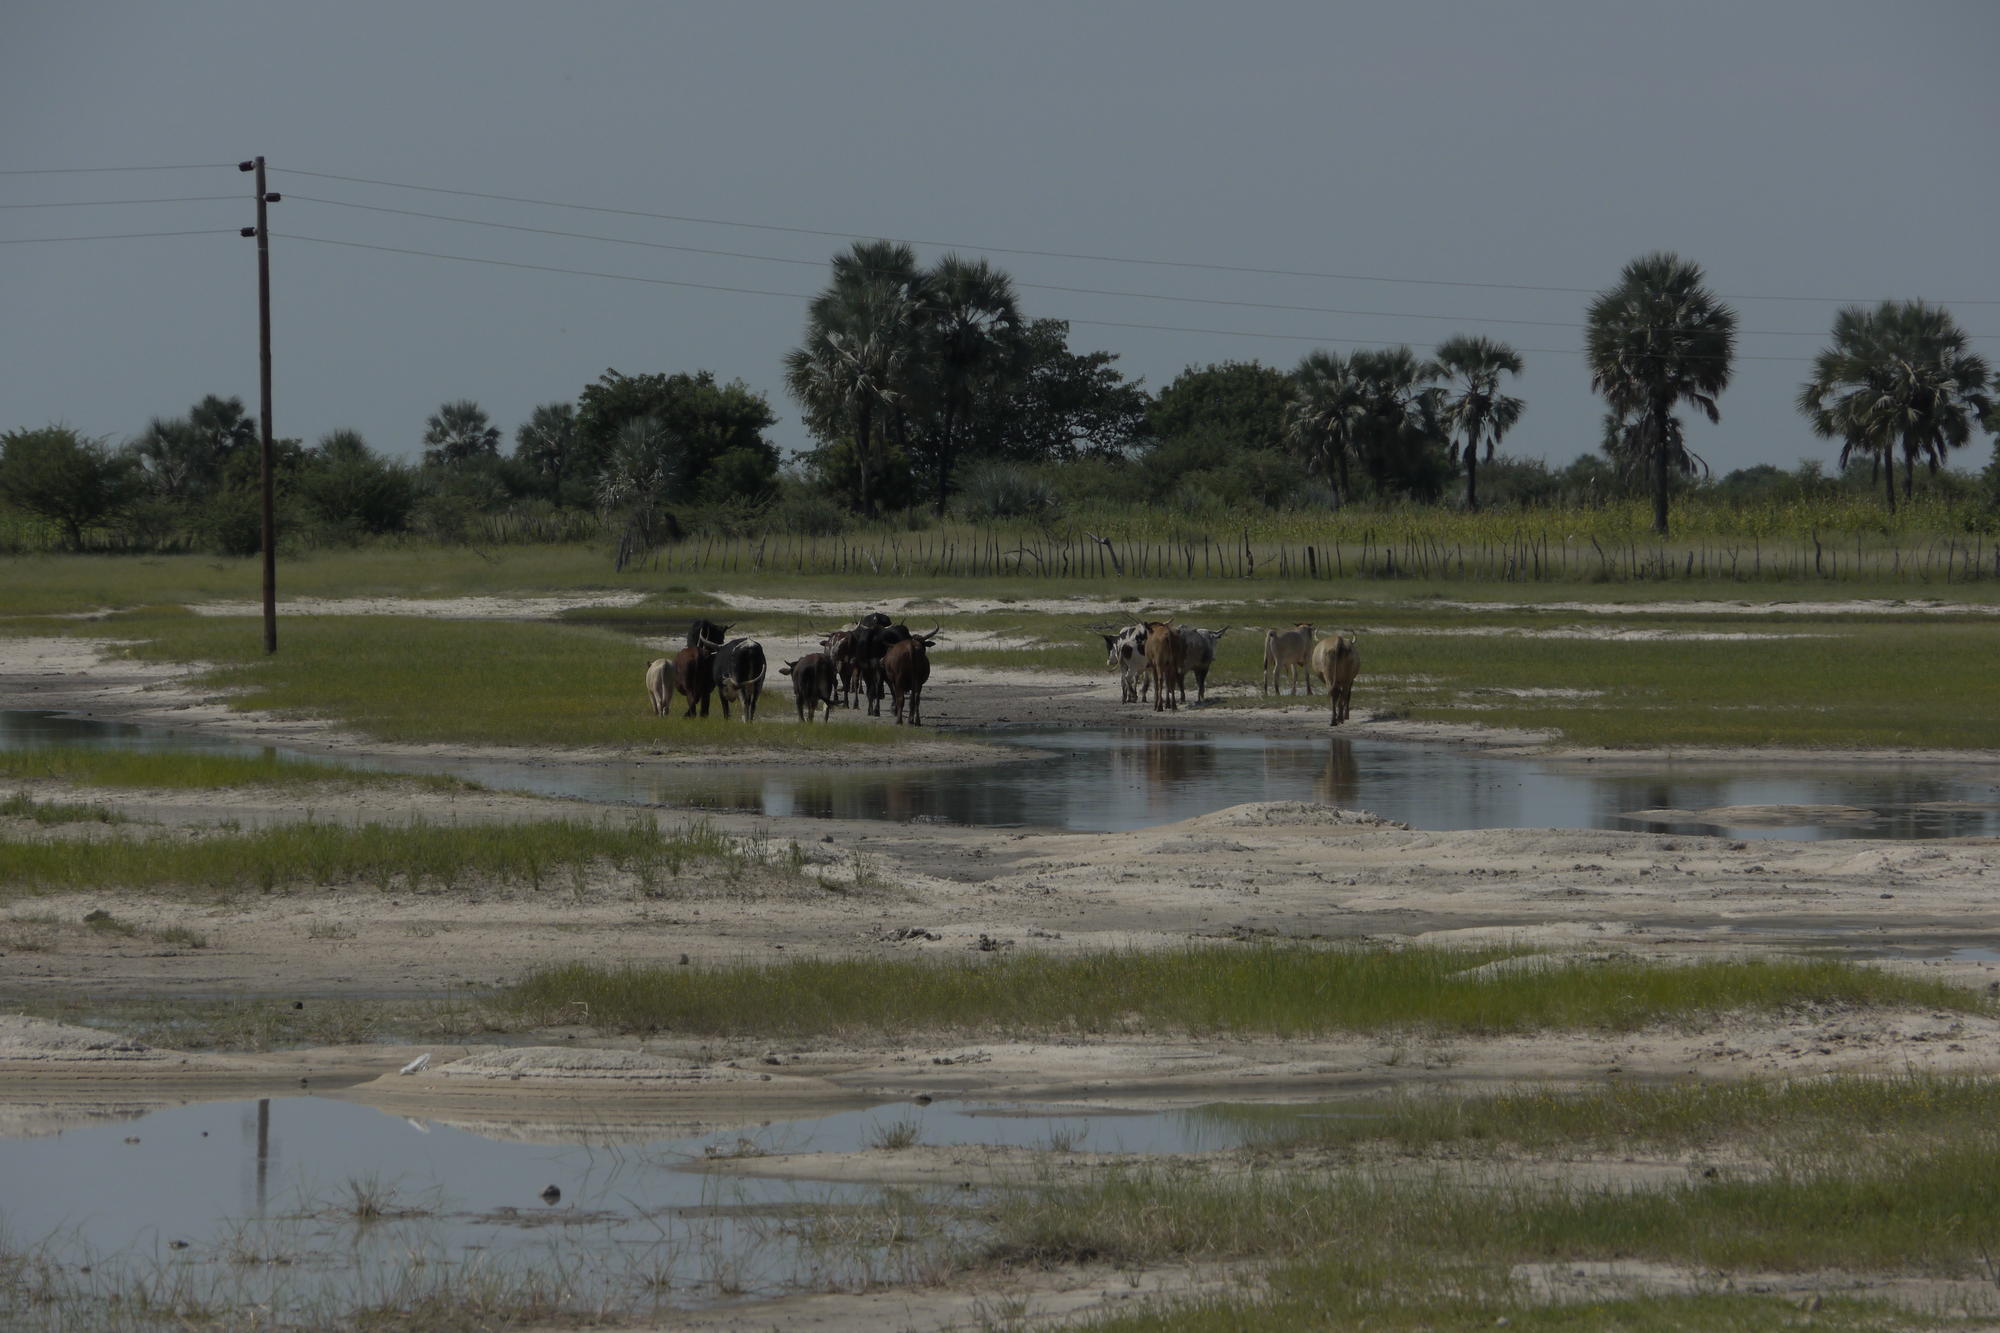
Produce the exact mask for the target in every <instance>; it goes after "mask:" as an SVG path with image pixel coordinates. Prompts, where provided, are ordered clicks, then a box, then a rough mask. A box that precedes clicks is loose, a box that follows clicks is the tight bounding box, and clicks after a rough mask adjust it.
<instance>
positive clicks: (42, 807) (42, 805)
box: [0, 751, 126, 825]
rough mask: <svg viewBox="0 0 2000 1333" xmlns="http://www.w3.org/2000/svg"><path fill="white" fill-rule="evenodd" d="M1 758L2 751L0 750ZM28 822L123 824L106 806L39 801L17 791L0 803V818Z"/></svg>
mask: <svg viewBox="0 0 2000 1333" xmlns="http://www.w3.org/2000/svg"><path fill="white" fill-rule="evenodd" d="M0 756H4V752H3V751H0ZM4 816H12V817H13V818H15V819H31V820H33V821H34V822H35V823H37V824H43V825H49V824H123V823H125V822H126V819H125V816H124V815H122V814H120V813H118V811H116V810H113V809H112V808H111V807H110V806H108V805H97V804H95V803H79V802H73V801H38V800H36V799H35V798H34V797H32V796H30V795H29V794H28V793H26V792H24V791H17V792H15V793H14V794H13V795H12V796H9V797H8V798H7V799H5V800H4V801H0V817H4Z"/></svg>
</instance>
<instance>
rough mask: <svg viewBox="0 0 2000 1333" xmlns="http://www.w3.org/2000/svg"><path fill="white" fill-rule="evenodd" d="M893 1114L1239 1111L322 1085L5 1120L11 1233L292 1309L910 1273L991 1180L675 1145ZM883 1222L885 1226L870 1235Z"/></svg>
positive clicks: (1153, 1128)
mask: <svg viewBox="0 0 2000 1333" xmlns="http://www.w3.org/2000/svg"><path fill="white" fill-rule="evenodd" d="M902 1126H909V1127H911V1128H912V1129H913V1130H914V1133H915V1142H916V1143H919V1144H923V1145H928V1146H962V1145H974V1144H990V1145H1011V1146H1019V1147H1025V1148H1033V1149H1043V1150H1061V1149H1067V1150H1069V1151H1075V1152H1127V1153H1140V1154H1146V1153H1162V1152H1186V1151H1199V1150H1204V1149H1208V1148H1216V1147H1225V1146H1230V1145H1233V1144H1236V1143H1240V1142H1243V1141H1244V1140H1245V1137H1246V1134H1247V1133H1248V1130H1246V1129H1244V1128H1241V1127H1238V1126H1237V1125H1235V1124H1233V1123H1231V1122H1228V1121H1226V1120H1218V1119H1216V1118H1215V1117H1204V1116H1201V1115H1197V1114H1195V1113H1191V1112H1162V1113H1149V1114H1118V1113H1109V1114H1107V1113H1101V1112H1092V1113H1090V1114H1087V1115H1085V1114H1081V1113H1077V1112H1074V1111H1066V1110H1064V1109H1063V1108H1060V1107H1032V1106H1004V1107H1001V1106H982V1105H978V1104H972V1103H950V1102H938V1103H934V1104H932V1105H929V1106H922V1107H919V1106H914V1105H907V1104H898V1105H891V1106H882V1107H875V1108H872V1109H869V1110H866V1111H851V1112H843V1113H840V1114H837V1115H831V1116H826V1117H823V1118H820V1119H814V1120H801V1121H779V1122H772V1123H769V1124H764V1125H761V1126H757V1127H754V1128H749V1129H731V1130H727V1131H723V1132H719V1133H710V1134H705V1135H700V1136H694V1137H679V1138H660V1139H655V1140H651V1141H632V1140H630V1139H629V1138H628V1136H627V1133H626V1132H625V1131H621V1132H620V1133H619V1134H617V1135H615V1136H613V1135H601V1136H599V1135H585V1136H583V1137H584V1138H585V1139H586V1140H587V1141H585V1142H575V1141H572V1142H524V1141H520V1140H518V1139H510V1138H497V1137H486V1136H483V1135H481V1134H478V1133H473V1132H470V1131H468V1130H467V1129H464V1128H461V1127H459V1126H457V1125H454V1124H452V1123H449V1122H445V1121H438V1120H408V1119H403V1118H401V1117H398V1116H394V1115H389V1114H387V1113H384V1112H381V1111H377V1110H374V1109H372V1108H369V1107H366V1106H361V1105H357V1104H354V1103H349V1102H343V1101H336V1100H329V1099H323V1098H313V1097H296V1098H278V1099H271V1100H267V1101H262V1102H210V1103H204V1104H201V1105H196V1106H184V1107H178V1108H175V1109H172V1110H166V1111H157V1112H154V1113H151V1114H147V1115H144V1116H142V1117H139V1118H136V1119H128V1120H124V1121H122V1122H118V1123H105V1122H103V1121H98V1122H93V1123H91V1124H89V1125H87V1126H85V1127H82V1128H74V1129H68V1130H65V1131H62V1132H59V1133H53V1134H45V1135H43V1136H41V1137H36V1138H26V1139H0V1180H4V1181H5V1182H6V1189H5V1192H4V1196H0V1234H4V1235H5V1237H6V1239H7V1242H8V1244H9V1245H10V1247H12V1248H14V1249H15V1250H16V1251H19V1250H21V1249H23V1248H29V1249H32V1250H33V1251H34V1252H35V1253H36V1254H37V1255H38V1257H40V1258H41V1259H43V1260H45V1261H47V1262H49V1263H52V1264H54V1265H55V1266H56V1269H57V1271H59V1272H62V1273H67V1274H69V1275H71V1276H70V1278H69V1279H68V1280H70V1281H72V1282H76V1281H79V1280H80V1277H79V1275H82V1274H89V1275H94V1276H93V1277H92V1281H94V1282H96V1283H98V1284H99V1285H100V1286H102V1284H104V1283H107V1282H112V1281H115V1280H121V1279H122V1278H124V1277H127V1276H129V1275H131V1274H133V1273H137V1272H143V1273H144V1274H145V1276H146V1279H147V1280H148V1281H158V1280H160V1279H161V1278H162V1277H163V1276H170V1277H171V1278H172V1281H173V1284H174V1287H175V1289H177V1290H182V1291H186V1292H191V1293H208V1294H209V1295H210V1296H212V1297H215V1298H219V1299H226V1300H228V1301H229V1302H230V1303H232V1304H237V1305H240V1304H243V1303H251V1304H257V1305H266V1306H270V1307H272V1308H273V1309H274V1310H275V1311H278V1312H290V1313H293V1314H297V1313H301V1312H305V1311H311V1310H325V1309H327V1308H328V1307H329V1306H330V1305H331V1306H335V1307H345V1308H351V1307H352V1306H353V1305H354V1304H357V1303H362V1302H365V1301H366V1300H367V1299H368V1298H369V1294H370V1293H372V1292H378V1291H383V1290H403V1291H407V1289H408V1288H409V1287H410V1286H411V1284H415V1285H416V1286H417V1288H418V1289H420V1290H422V1289H426V1288H424V1287H423V1284H424V1283H427V1282H441V1283H450V1282H452V1281H455V1280H462V1278H463V1275H464V1274H465V1273H466V1272H468V1271H470V1269H471V1266H473V1265H475V1264H476V1265H477V1266H478V1268H479V1271H481V1272H482V1273H483V1274H485V1275H487V1276H489V1277H492V1278H495V1279H504V1278H506V1277H507V1276H508V1275H512V1276H513V1277H515V1278H521V1277H522V1276H523V1275H536V1274H543V1275H546V1274H548V1273H551V1272H556V1271H559V1272H560V1275H561V1279H562V1282H563V1283H564V1284H565V1285H566V1287H567V1288H568V1290H569V1293H570V1295H571V1297H572V1298H573V1299H576V1300H579V1301H582V1302H584V1303H587V1304H600V1303H601V1304H607V1305H610V1306H612V1307H613V1308H621V1309H634V1308H641V1307H643V1306H646V1305H650V1304H654V1303H659V1302H665V1303H669V1304H678V1305H690V1304H701V1303H707V1302H713V1301H715V1300H719V1299H725V1298H730V1297H739V1296H770V1295H775V1294H779V1293H782V1292H785V1291H789V1290H796V1289H799V1288H800V1287H802V1286H813V1285H815V1284H819V1285H824V1284H827V1283H844V1284H849V1285H851V1284H854V1283H859V1282H864V1281H880V1280H887V1279H891V1278H893V1277H896V1276H898V1275H899V1274H900V1270H899V1269H898V1268H897V1265H899V1264H908V1263H916V1262H921V1257H922V1256H921V1251H922V1250H923V1245H924V1236H923V1235H922V1234H920V1231H919V1230H918V1228H920V1227H930V1228H932V1230H931V1232H930V1234H929V1239H930V1240H932V1241H935V1242H939V1243H941V1242H942V1241H943V1240H944V1239H945V1233H943V1232H938V1231H936V1230H935V1228H936V1226H937V1225H938V1223H937V1219H936V1218H933V1219H932V1220H931V1221H929V1222H924V1223H921V1224H920V1223H919V1222H918V1221H917V1213H918V1211H919V1205H920V1204H922V1205H943V1206H944V1208H945V1212H944V1213H943V1214H942V1216H943V1217H945V1218H946V1219H947V1223H949V1219H950V1218H952V1217H955V1216H957V1215H958V1210H960V1209H963V1208H966V1207H969V1206H970V1205H971V1204H972V1203H973V1201H974V1199H975V1197H976V1195H977V1193H978V1191H977V1190H974V1191H972V1192H971V1193H968V1192H967V1191H966V1190H965V1189H963V1188H961V1187H959V1186H957V1185H956V1184H954V1185H951V1186H947V1187H944V1188H941V1189H938V1190H935V1191H929V1192H924V1191H915V1192H913V1191H909V1190H901V1191H895V1190H885V1189H882V1188H880V1187H876V1186H863V1185H833V1184H820V1183H812V1182H803V1181H793V1180H782V1179H760V1178H754V1177H737V1176H733V1175H727V1174H719V1173H703V1172H696V1171H690V1170H687V1169H684V1168H685V1167H686V1166H687V1165H688V1164H689V1163H692V1162H699V1161H701V1160H703V1159H704V1158H706V1157H708V1156H711V1155H718V1154H719V1155H724V1156H729V1155H741V1154H769V1153H780V1152H782V1153H808V1152H844V1151H854V1150H864V1149H869V1148H873V1147H875V1146H877V1144H878V1142H879V1140H880V1139H881V1137H882V1136H883V1135H884V1134H885V1133H888V1132H890V1131H893V1130H895V1129H897V1128H898V1127H902ZM499 1132H501V1133H505V1132H507V1131H506V1130H505V1129H504V1128H503V1129H502V1130H501V1131H499ZM551 1186H553V1187H554V1188H555V1190H557V1191H559V1192H560V1193H559V1195H558V1196H555V1197H554V1201H553V1202H550V1201H548V1200H547V1199H546V1198H545V1197H544V1191H546V1190H548V1189H549V1187H551ZM899 1200H900V1202H899ZM370 1210H372V1211H373V1213H374V1216H373V1217H372V1218H365V1217H364V1216H362V1214H363V1213H365V1212H369V1211H370ZM833 1218H839V1219H844V1220H843V1221H842V1222H841V1223H840V1225H839V1227H838V1228H837V1229H838V1231H839V1233H840V1234H841V1235H842V1236H844V1237H846V1238H848V1241H849V1242H850V1243H847V1244H843V1245H829V1244H828V1243H827V1237H826V1234H825V1233H826V1231H827V1230H828V1227H827V1226H823V1225H820V1223H824V1222H826V1221H827V1220H828V1219H833ZM856 1218H859V1219H861V1221H862V1225H856V1223H855V1219H856ZM899 1219H900V1220H899ZM878 1224H887V1230H886V1231H885V1232H883V1233H882V1234H881V1235H880V1236H879V1237H875V1238H872V1239H871V1235H872V1233H871V1230H870V1228H872V1227H877V1226H878ZM84 1265H87V1266H88V1267H87V1268H84V1267H82V1266H84ZM552 1266H553V1267H552ZM84 1286H85V1287H86V1288H88V1287H90V1283H84ZM399 1299H407V1296H404V1297H399ZM0 1313H4V1299H0Z"/></svg>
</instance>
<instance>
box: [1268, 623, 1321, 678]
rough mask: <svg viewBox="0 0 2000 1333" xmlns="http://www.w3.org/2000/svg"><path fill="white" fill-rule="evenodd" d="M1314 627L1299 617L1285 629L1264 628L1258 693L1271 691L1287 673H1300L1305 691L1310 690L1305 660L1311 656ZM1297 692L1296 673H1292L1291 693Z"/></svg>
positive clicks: (1310, 674) (1309, 676)
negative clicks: (1260, 681)
mask: <svg viewBox="0 0 2000 1333" xmlns="http://www.w3.org/2000/svg"><path fill="white" fill-rule="evenodd" d="M1312 646H1313V627H1312V626H1311V625H1308V624H1306V623H1305V622H1304V621H1303V620H1301V621H1300V622H1299V623H1298V624H1296V625H1294V626H1292V627H1291V628H1290V629H1288V630H1283V631H1279V630H1274V629H1267V630H1265V631H1264V684H1263V686H1262V688H1260V689H1259V690H1258V693H1259V694H1272V693H1275V692H1276V691H1277V689H1278V683H1279V681H1280V679H1281V678H1282V677H1284V676H1285V675H1286V674H1288V673H1293V672H1296V673H1300V674H1303V675H1304V676H1305V678H1306V693H1307V694H1311V693H1312V692H1313V681H1312V672H1311V670H1310V669H1309V668H1308V662H1309V661H1310V659H1311V657H1312ZM1298 692H1299V680H1298V675H1297V674H1294V675H1292V693H1293V694H1297V693H1298Z"/></svg>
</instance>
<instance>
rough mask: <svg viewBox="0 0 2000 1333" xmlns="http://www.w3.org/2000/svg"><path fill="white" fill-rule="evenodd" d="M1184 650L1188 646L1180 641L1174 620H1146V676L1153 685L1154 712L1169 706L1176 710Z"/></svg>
mask: <svg viewBox="0 0 2000 1333" xmlns="http://www.w3.org/2000/svg"><path fill="white" fill-rule="evenodd" d="M1186 651H1187V645H1186V644H1185V643H1183V642H1181V636H1180V631H1179V630H1177V629H1175V628H1174V622H1173V621H1171V620H1149V621H1147V622H1146V679H1147V681H1148V682H1149V683H1150V684H1151V685H1152V687H1153V711H1154V712H1155V713H1157V712H1160V711H1161V710H1163V709H1168V708H1171V709H1174V710H1175V711H1179V709H1180V705H1179V704H1178V703H1176V702H1175V701H1174V695H1175V693H1176V692H1178V691H1179V690H1181V688H1182V685H1181V677H1182V676H1183V675H1184V674H1185V672H1186V666H1185V654H1186Z"/></svg>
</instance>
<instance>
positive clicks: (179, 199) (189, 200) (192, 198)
mask: <svg viewBox="0 0 2000 1333" xmlns="http://www.w3.org/2000/svg"><path fill="white" fill-rule="evenodd" d="M218 200H227V201H229V202H232V203H233V202H235V200H236V196H235V195H233V194H181V195H173V196H170V197H167V198H161V199H65V200H62V201H60V202H58V203H52V204H0V208H101V207H104V206H106V205H109V204H211V203H215V202H216V201H218Z"/></svg>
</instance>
